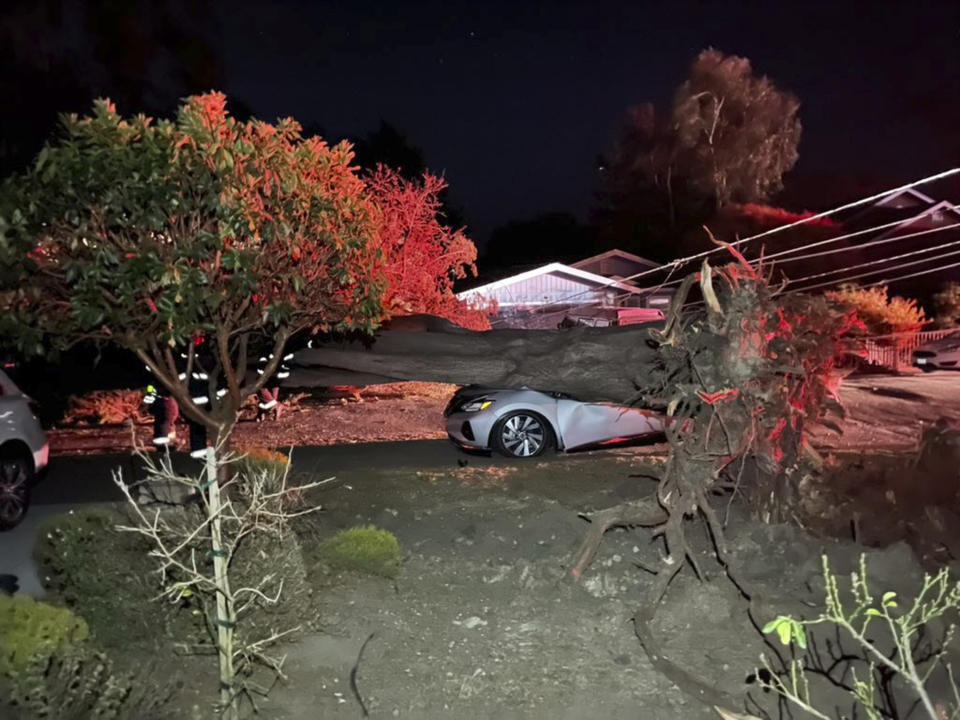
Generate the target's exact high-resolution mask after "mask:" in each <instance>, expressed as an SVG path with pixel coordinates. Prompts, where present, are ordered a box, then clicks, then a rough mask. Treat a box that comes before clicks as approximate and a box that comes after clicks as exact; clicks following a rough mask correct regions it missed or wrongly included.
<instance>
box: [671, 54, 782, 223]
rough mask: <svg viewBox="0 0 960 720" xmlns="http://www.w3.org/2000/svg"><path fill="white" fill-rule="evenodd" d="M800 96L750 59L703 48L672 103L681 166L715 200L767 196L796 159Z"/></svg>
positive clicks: (779, 185)
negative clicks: (755, 69) (781, 87)
mask: <svg viewBox="0 0 960 720" xmlns="http://www.w3.org/2000/svg"><path fill="white" fill-rule="evenodd" d="M799 109H800V102H799V101H798V100H797V98H795V97H794V96H793V95H791V94H790V93H787V92H783V91H781V90H778V89H777V87H776V86H775V85H774V84H773V81H771V80H770V79H769V78H767V77H764V76H760V77H757V76H756V75H754V73H753V68H752V67H751V66H750V61H749V60H748V59H747V58H742V57H737V56H736V55H724V54H723V53H721V52H719V51H718V50H714V49H712V48H711V49H708V50H704V51H703V52H701V53H700V55H698V56H697V59H696V60H695V61H694V63H693V66H692V67H691V68H690V78H689V79H688V80H687V81H686V82H685V83H684V84H683V85H681V86H680V89H679V90H678V91H677V95H676V97H675V98H674V102H673V123H674V127H675V128H676V133H677V142H678V143H679V145H680V148H681V150H680V152H681V153H682V154H683V155H684V157H685V162H686V166H687V167H686V173H687V176H688V178H689V180H690V182H691V183H692V184H693V185H694V187H696V188H698V189H699V190H700V191H701V192H703V193H704V194H705V195H707V196H708V197H710V198H712V199H713V200H714V202H715V203H716V205H717V207H722V206H724V205H726V204H727V203H728V202H756V201H758V200H765V199H766V198H768V197H770V196H771V195H772V194H773V193H775V192H777V191H778V190H780V189H781V188H782V187H783V185H782V182H781V180H782V178H783V174H784V173H785V172H787V171H788V170H789V169H790V168H792V167H793V165H794V163H796V162H797V144H798V143H799V142H800V120H799V119H798V118H797V111H798V110H799Z"/></svg>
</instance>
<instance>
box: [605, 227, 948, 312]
mask: <svg viewBox="0 0 960 720" xmlns="http://www.w3.org/2000/svg"><path fill="white" fill-rule="evenodd" d="M904 222H909V220H907V221H903V220H898V221H897V222H896V223H892V224H894V225H903V224H904ZM889 226H890V223H888V224H887V225H878V226H877V227H873V228H867V230H865V231H858V232H856V233H850V234H848V235H843V236H840V237H837V238H831V239H830V240H828V241H827V242H833V241H835V240H842V239H846V238H848V237H851V236H853V235H860V234H863V233H864V232H873V231H874V230H878V229H882V228H885V227H889ZM955 228H960V223H953V224H951V225H944V226H943V227H938V228H932V229H929V230H920V231H918V232H915V233H907V234H905V235H895V236H893V237H889V238H882V239H880V240H874V241H872V242H865V243H860V244H858V245H852V246H850V247H844V248H834V249H833V250H821V251H820V252H815V253H807V254H805V255H798V256H797V257H792V258H787V259H786V260H780V261H779V262H777V263H774V264H775V265H783V264H784V263H788V262H793V261H795V260H806V259H809V258H814V257H821V256H823V255H833V254H836V253H842V252H854V251H858V250H862V249H863V248H868V247H873V246H876V245H883V244H886V243H891V242H895V241H897V240H906V239H908V238H914V237H920V236H921V235H932V234H934V233H938V232H944V231H945V230H953V229H955ZM821 244H822V242H818V243H815V244H814V245H821ZM814 245H810V247H813V246H814ZM941 247H944V246H943V245H937V246H934V247H932V248H927V251H932V250H938V249H940V248H941ZM802 249H803V248H802V247H801V248H794V249H792V250H785V251H784V252H785V253H786V252H797V251H799V250H802ZM917 252H922V251H917ZM779 254H783V253H778V255H779ZM771 257H775V256H766V257H764V262H766V261H768V260H770V258H771ZM901 257H906V255H897V256H894V257H892V258H885V259H883V260H878V261H875V262H886V261H892V260H896V259H899V258H901ZM855 267H863V265H858V266H854V268H855ZM850 269H852V268H850V267H847V268H842V269H841V270H834V271H830V272H841V271H843V270H850ZM824 274H828V273H824ZM681 282H683V279H682V278H681V279H677V280H674V281H672V282H667V281H664V282H663V283H661V284H660V285H658V286H657V287H656V288H654V289H652V290H651V291H650V292H651V293H652V292H657V291H659V290H661V289H662V288H665V287H671V286H673V285H679V284H680V283H681ZM790 282H791V283H797V282H800V280H791V281H790ZM630 294H631V293H624V294H622V295H618V296H617V297H616V298H615V299H614V300H615V301H616V300H622V299H624V298H626V297H629V296H630Z"/></svg>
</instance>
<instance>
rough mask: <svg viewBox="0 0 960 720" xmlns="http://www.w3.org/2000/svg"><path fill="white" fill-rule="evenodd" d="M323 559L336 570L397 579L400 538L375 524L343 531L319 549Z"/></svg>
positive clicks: (399, 560) (399, 559)
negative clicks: (398, 539)
mask: <svg viewBox="0 0 960 720" xmlns="http://www.w3.org/2000/svg"><path fill="white" fill-rule="evenodd" d="M320 557H321V560H322V561H323V562H325V563H326V564H327V565H329V566H330V567H331V568H332V569H334V570H349V571H353V572H361V573H367V574H369V575H379V576H381V577H388V578H395V577H396V576H397V574H398V573H399V572H400V562H401V554H400V543H399V542H398V541H397V536H396V535H394V534H393V533H392V532H389V531H387V530H381V529H379V528H376V527H374V526H373V525H368V526H366V527H362V526H361V527H352V528H349V529H347V530H341V531H340V532H338V533H337V534H336V535H334V536H333V537H332V538H330V539H329V540H327V541H326V542H325V543H323V544H322V545H321V546H320Z"/></svg>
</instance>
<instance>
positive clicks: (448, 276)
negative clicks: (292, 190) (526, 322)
mask: <svg viewBox="0 0 960 720" xmlns="http://www.w3.org/2000/svg"><path fill="white" fill-rule="evenodd" d="M367 186H368V188H369V190H370V193H371V197H372V199H373V202H374V203H375V205H376V207H377V209H378V211H379V214H378V225H377V227H378V239H379V246H380V248H381V250H382V252H383V268H384V272H385V276H386V277H385V280H386V285H385V287H384V295H383V304H384V308H385V311H386V313H387V314H388V315H410V314H428V315H437V316H440V317H444V318H447V319H448V320H451V321H452V322H454V323H456V324H457V325H460V326H463V327H467V328H471V329H473V330H486V329H489V328H490V321H489V319H488V317H487V314H486V312H485V310H484V308H472V307H469V306H468V305H467V304H466V303H465V302H463V301H462V300H458V299H457V297H456V296H455V295H454V294H453V284H454V282H455V281H456V280H460V279H463V278H466V277H468V276H470V275H476V272H477V268H476V264H475V263H476V259H477V248H476V246H475V245H474V244H473V243H472V242H471V241H470V240H469V239H468V238H467V236H466V235H465V234H464V232H463V231H462V230H454V229H451V228H450V227H448V226H446V225H444V224H443V223H442V222H441V220H440V218H441V217H442V212H441V202H442V201H441V194H442V193H443V191H444V189H445V188H446V187H447V183H446V181H445V180H444V179H443V178H440V177H437V176H436V175H431V174H430V173H428V172H424V173H423V176H422V178H421V179H420V180H407V179H405V178H404V177H403V176H402V175H400V173H398V172H396V171H394V170H392V169H390V168H388V167H385V166H383V165H380V166H378V167H377V169H376V170H375V171H374V172H373V173H372V174H371V175H370V176H369V177H368V178H367Z"/></svg>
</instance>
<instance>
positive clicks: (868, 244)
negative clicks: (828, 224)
mask: <svg viewBox="0 0 960 720" xmlns="http://www.w3.org/2000/svg"><path fill="white" fill-rule="evenodd" d="M898 224H900V225H902V224H903V223H902V222H901V223H898ZM958 227H960V222H958V223H953V224H951V225H944V226H942V227H938V228H932V229H929V230H918V231H917V232H914V233H906V234H905V235H893V236H892V237H885V238H881V239H879V240H871V241H870V242H865V243H859V244H857V245H851V246H850V247H843V248H834V249H833V250H821V251H819V252H814V253H807V254H805V255H798V256H797V257H792V258H787V259H786V260H780V261H779V262H778V263H776V264H777V265H783V264H784V263H788V262H794V261H796V260H806V259H808V258H814V257H822V256H823V255H835V254H836V253H843V252H853V251H855V250H863V249H864V248H868V247H874V246H876V245H885V244H887V243H892V242H896V241H897V240H906V239H908V238H914V237H920V236H921V235H931V234H933V233H938V232H943V231H944V230H953V229H954V228H958ZM837 239H838V240H839V239H840V238H837ZM819 244H820V243H816V245H819ZM808 247H814V245H810V246H808ZM802 249H803V248H796V249H794V250H792V251H788V252H797V250H802ZM772 257H774V256H770V257H765V258H764V261H767V260H770V259H771V258H772Z"/></svg>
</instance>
